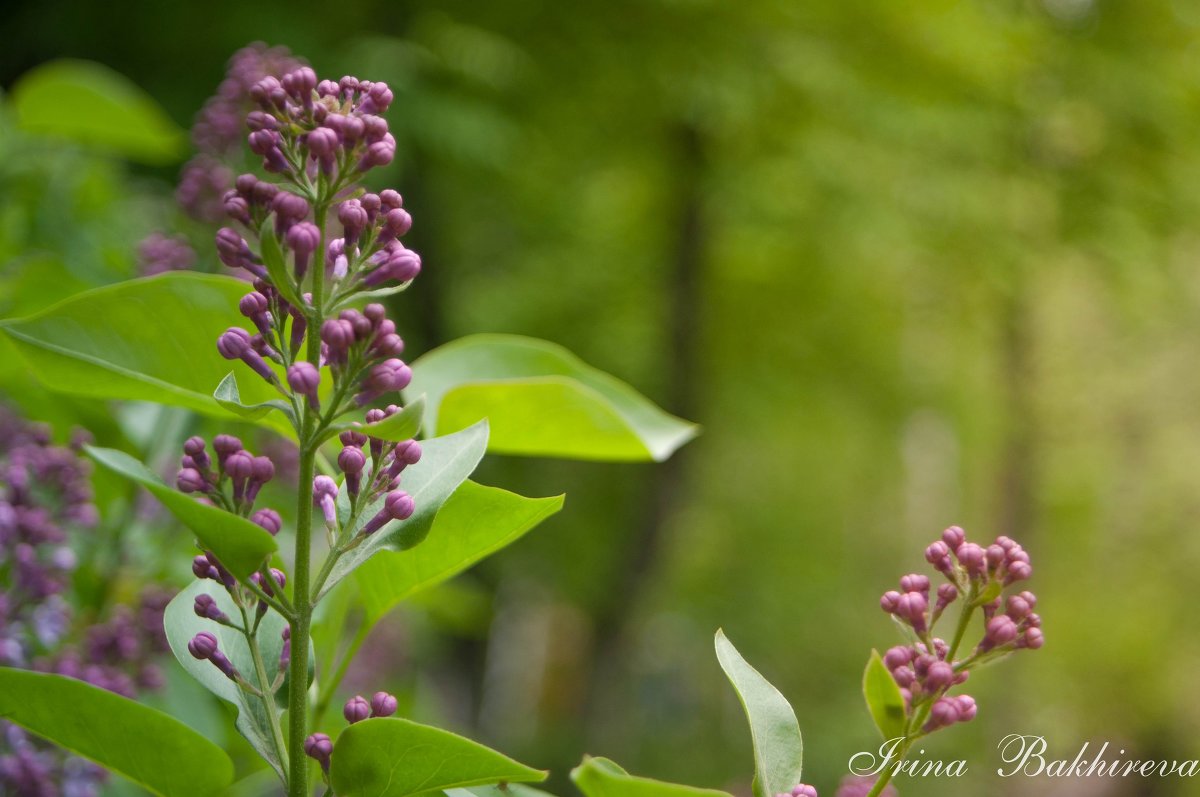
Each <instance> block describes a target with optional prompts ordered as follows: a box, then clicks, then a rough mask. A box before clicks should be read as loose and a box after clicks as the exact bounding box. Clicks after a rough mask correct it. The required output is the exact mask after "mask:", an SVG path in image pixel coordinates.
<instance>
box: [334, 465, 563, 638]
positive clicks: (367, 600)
mask: <svg viewBox="0 0 1200 797" xmlns="http://www.w3.org/2000/svg"><path fill="white" fill-rule="evenodd" d="M562 505H563V496H561V495H560V496H556V497H553V498H526V497H524V496H521V495H517V494H516V493H510V492H508V491H506V490H501V489H499V488H496V487H484V486H483V485H480V484H476V483H475V482H472V481H468V482H466V483H464V484H463V485H462V486H461V487H459V488H458V489H457V490H456V491H455V492H454V494H453V495H452V496H450V500H448V501H447V502H446V504H445V506H443V507H442V508H441V510H440V511H439V512H438V513H437V517H436V518H435V519H434V521H433V529H432V530H431V531H430V532H429V536H428V538H427V539H426V540H425V542H424V543H423V544H422V545H418V546H417V547H416V548H413V549H412V550H408V551H402V552H399V553H397V552H393V551H381V552H380V553H379V554H378V555H376V556H374V557H372V558H371V559H370V560H369V561H367V562H364V563H363V564H362V566H360V567H359V568H358V570H356V571H355V573H354V579H355V581H356V582H357V583H358V588H359V593H360V594H361V596H362V599H363V603H364V605H365V607H366V610H367V622H369V623H374V622H375V621H377V620H378V619H379V618H381V617H383V616H384V615H385V614H387V613H388V612H389V611H390V610H391V609H392V608H393V607H394V606H396V604H398V603H400V602H401V601H403V600H406V599H408V598H410V597H412V596H413V595H415V594H417V593H418V592H421V591H422V590H426V589H429V588H430V587H433V586H435V585H437V584H439V583H441V582H443V581H445V580H446V579H448V578H450V577H451V576H454V575H456V574H458V573H461V572H462V571H463V570H466V569H467V568H468V567H470V566H471V565H473V564H475V563H476V562H478V561H479V560H481V559H483V558H485V557H487V556H490V555H491V554H493V553H495V552H496V551H498V550H500V549H501V548H504V547H505V546H507V545H510V544H512V543H513V542H515V541H516V540H517V539H519V538H520V537H521V536H522V535H523V534H525V533H526V532H527V531H529V530H530V529H532V528H533V527H534V526H536V525H538V524H539V523H541V522H542V521H543V520H545V519H546V518H548V517H550V516H551V515H553V514H554V513H556V512H558V510H560V509H562Z"/></svg>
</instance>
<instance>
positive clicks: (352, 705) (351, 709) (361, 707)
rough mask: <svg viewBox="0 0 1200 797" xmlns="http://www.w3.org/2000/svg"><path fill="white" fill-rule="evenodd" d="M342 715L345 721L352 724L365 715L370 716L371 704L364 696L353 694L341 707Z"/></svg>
mask: <svg viewBox="0 0 1200 797" xmlns="http://www.w3.org/2000/svg"><path fill="white" fill-rule="evenodd" d="M342 716H344V717H345V718H346V722H349V723H350V724H351V725H353V724H354V723H356V722H362V721H363V720H365V719H366V718H367V717H369V716H371V704H370V703H368V702H367V699H366V698H365V697H361V696H359V695H355V696H354V697H352V698H350V699H349V700H347V701H346V705H345V707H344V708H343V709H342Z"/></svg>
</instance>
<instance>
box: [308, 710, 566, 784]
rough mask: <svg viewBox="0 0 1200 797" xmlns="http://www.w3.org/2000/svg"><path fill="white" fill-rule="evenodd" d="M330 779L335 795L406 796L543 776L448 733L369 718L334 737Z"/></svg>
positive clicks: (410, 723)
mask: <svg viewBox="0 0 1200 797" xmlns="http://www.w3.org/2000/svg"><path fill="white" fill-rule="evenodd" d="M332 761H333V764H332V766H331V767H330V773H329V774H330V780H331V782H332V783H333V788H334V790H335V791H336V792H337V794H338V795H339V797H409V795H414V794H423V793H426V792H430V791H436V790H441V789H453V788H459V787H464V786H475V785H481V784H486V783H500V782H502V781H503V782H510V783H511V782H538V781H542V780H545V779H546V773H545V772H542V771H540V770H537V769H532V768H531V767H527V766H525V765H524V764H520V763H517V762H516V761H513V760H512V759H511V758H508V757H507V756H505V755H503V754H502V753H498V752H496V751H495V750H491V749H489V748H487V747H484V746H483V745H481V744H479V743H477V742H473V741H471V740H470V739H465V738H463V737H462V736H457V735H455V734H453V733H450V731H444V730H442V729H440V728H432V727H430V726H428V725H418V724H417V723H415V722H409V721H408V720H402V719H394V718H388V719H369V720H365V721H363V722H358V723H355V724H354V725H351V726H350V727H349V728H347V729H346V730H344V731H342V733H341V735H340V736H338V739H337V742H336V743H335V745H334V748H333V758H332Z"/></svg>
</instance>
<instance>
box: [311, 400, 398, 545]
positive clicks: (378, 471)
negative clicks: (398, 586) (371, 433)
mask: <svg viewBox="0 0 1200 797" xmlns="http://www.w3.org/2000/svg"><path fill="white" fill-rule="evenodd" d="M399 411H400V407H398V406H397V405H395V404H392V405H389V406H388V407H386V408H384V409H372V410H368V411H367V416H366V418H367V423H368V424H372V423H379V422H381V421H383V420H386V419H387V418H388V417H390V416H392V415H394V414H396V413H397V412H399ZM339 439H340V441H341V443H342V450H341V452H340V453H339V454H338V458H337V463H338V468H339V469H341V471H342V473H343V474H345V479H344V482H343V484H344V487H345V489H346V493H347V498H348V499H349V502H350V512H351V516H352V517H357V515H358V513H359V511H360V509H361V508H362V507H365V506H369V505H371V504H373V503H375V502H376V501H377V500H378V499H379V498H380V497H382V498H383V504H382V506H381V507H380V508H379V510H378V511H377V512H376V513H375V514H374V515H373V516H372V517H371V518H370V519H368V520H367V522H366V523H365V524H363V526H362V528H361V529H360V530H359V532H358V534H359V536H360V537H366V536H368V535H371V534H374V533H375V532H377V531H379V529H381V528H383V527H384V526H385V525H386V524H387V523H388V522H390V521H392V520H406V519H408V518H409V517H411V516H412V513H413V511H414V510H415V509H416V505H415V503H414V502H413V499H412V496H410V495H409V494H408V493H406V492H404V491H403V490H400V489H399V487H400V479H401V474H403V473H404V470H405V468H407V467H409V466H410V465H415V464H417V463H418V462H420V461H421V444H420V443H418V442H417V441H416V440H404V441H402V442H399V443H393V442H391V441H388V440H383V439H381V438H378V437H368V436H367V435H366V434H363V433H362V432H361V431H358V430H357V429H349V430H347V431H345V432H342V434H341V435H340V437H339ZM364 448H365V450H364ZM364 477H365V480H364ZM337 497H338V486H337V483H336V482H334V480H333V479H331V478H329V477H328V476H317V477H316V478H314V479H313V504H314V505H315V506H316V507H318V508H319V509H320V510H321V514H322V516H323V517H324V518H325V526H326V528H327V529H328V530H329V533H330V536H331V538H336V535H337V533H338V529H339V522H338V514H337Z"/></svg>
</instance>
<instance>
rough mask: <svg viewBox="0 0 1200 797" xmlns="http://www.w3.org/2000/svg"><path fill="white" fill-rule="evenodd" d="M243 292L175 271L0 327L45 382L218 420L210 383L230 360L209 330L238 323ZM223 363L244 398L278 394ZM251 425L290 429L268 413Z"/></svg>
mask: <svg viewBox="0 0 1200 797" xmlns="http://www.w3.org/2000/svg"><path fill="white" fill-rule="evenodd" d="M247 290H248V288H247V285H246V283H244V282H242V281H240V280H236V279H234V278H232V277H222V276H217V275H212V274H196V273H189V272H182V271H177V272H172V273H168V274H161V275H159V276H156V277H146V278H143V279H137V280H131V281H129V282H122V283H119V284H117V285H108V286H105V287H103V288H96V289H94V290H90V291H86V292H84V293H81V294H77V295H76V296H72V297H70V298H69V299H66V300H65V301H62V302H60V303H59V304H56V305H55V306H53V307H51V308H49V309H47V310H44V311H43V312H41V313H38V314H36V315H33V316H29V317H28V318H20V319H15V320H8V321H4V322H0V332H3V333H4V334H6V335H8V337H9V339H10V340H12V342H13V344H14V347H15V348H16V349H17V351H18V352H19V353H20V355H21V357H22V358H23V359H24V360H25V362H26V364H27V366H28V368H29V370H30V371H31V372H32V373H34V374H36V375H37V376H38V378H39V379H40V380H41V381H42V382H43V383H44V384H45V385H46V386H47V387H49V388H51V389H52V390H56V391H58V392H61V393H72V394H75V395H81V396H90V397H93V398H105V399H132V400H137V401H154V402H158V403H159V404H172V405H175V406H180V407H187V408H188V409H191V410H195V411H197V412H201V413H204V414H206V415H215V416H217V417H221V418H228V417H230V416H229V413H228V410H226V409H224V408H222V407H221V406H220V405H219V404H217V402H215V401H213V397H212V389H213V385H215V384H217V383H219V382H220V381H221V380H222V379H223V378H224V377H225V376H226V375H227V374H228V373H229V369H230V367H231V364H230V362H229V361H228V360H225V359H222V357H221V356H220V355H219V354H218V353H217V338H218V337H219V336H220V334H221V333H222V332H224V331H225V330H226V329H227V328H228V327H231V326H242V325H243V324H244V323H245V321H246V319H245V318H243V317H242V316H241V314H240V313H238V310H237V306H238V300H239V299H240V298H241V297H242V296H243V295H245V293H246V291H247ZM232 367H233V368H234V369H235V370H236V371H237V372H238V373H243V374H246V375H247V378H245V379H243V380H241V397H240V400H241V401H243V402H244V403H246V404H248V405H254V404H257V403H261V402H265V401H268V400H270V399H274V398H278V397H279V394H278V393H277V392H276V391H275V390H274V389H273V388H272V387H271V386H270V385H268V384H267V383H266V382H264V381H263V380H262V379H261V378H259V377H258V375H256V374H255V373H254V372H253V371H251V370H250V369H249V368H248V367H247V366H246V365H244V364H242V363H240V362H239V363H234V364H232ZM261 423H262V424H263V425H265V426H269V427H271V428H273V429H276V430H279V431H282V432H285V433H291V426H290V424H288V423H287V421H286V420H284V419H283V418H281V417H279V416H278V415H276V414H274V413H271V414H268V415H266V416H265V417H263V418H262V419H261Z"/></svg>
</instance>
